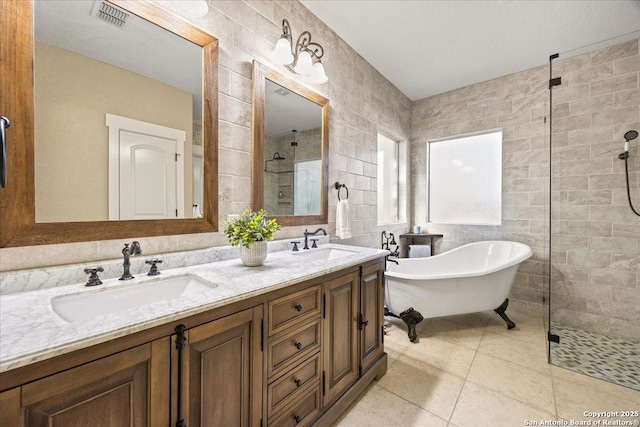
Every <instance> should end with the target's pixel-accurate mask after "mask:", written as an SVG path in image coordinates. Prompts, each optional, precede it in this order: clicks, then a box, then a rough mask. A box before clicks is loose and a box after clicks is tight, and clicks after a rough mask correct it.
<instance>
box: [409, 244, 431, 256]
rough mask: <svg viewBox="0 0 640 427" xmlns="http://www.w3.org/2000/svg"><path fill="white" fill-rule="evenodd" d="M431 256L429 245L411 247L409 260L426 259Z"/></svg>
mask: <svg viewBox="0 0 640 427" xmlns="http://www.w3.org/2000/svg"><path fill="white" fill-rule="evenodd" d="M428 256H431V246H429V245H409V258H426V257H428Z"/></svg>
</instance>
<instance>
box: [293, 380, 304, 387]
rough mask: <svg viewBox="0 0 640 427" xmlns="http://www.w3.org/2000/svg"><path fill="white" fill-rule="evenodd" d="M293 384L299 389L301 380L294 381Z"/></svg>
mask: <svg viewBox="0 0 640 427" xmlns="http://www.w3.org/2000/svg"><path fill="white" fill-rule="evenodd" d="M293 382H294V383H296V387H300V386H301V385H302V380H299V379H295V380H293Z"/></svg>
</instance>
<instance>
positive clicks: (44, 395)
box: [0, 338, 169, 427]
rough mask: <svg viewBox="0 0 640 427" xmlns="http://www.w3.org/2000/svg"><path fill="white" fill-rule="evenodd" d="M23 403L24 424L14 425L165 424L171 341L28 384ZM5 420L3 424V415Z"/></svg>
mask: <svg viewBox="0 0 640 427" xmlns="http://www.w3.org/2000/svg"><path fill="white" fill-rule="evenodd" d="M10 392H12V391H11V390H10ZM14 396H15V394H14ZM9 397H11V396H10V395H9ZM2 400H4V399H2ZM14 401H16V400H15V399H14ZM19 402H20V403H19V404H20V406H21V408H22V413H21V417H22V424H14V425H24V426H27V427H29V426H65V427H74V426H77V427H86V426H92V427H101V426H104V427H120V426H122V427H125V426H140V427H143V426H166V425H168V423H169V339H168V338H167V339H164V340H158V341H154V342H153V343H149V344H144V345H141V346H138V347H134V348H132V349H130V350H126V351H123V352H120V353H117V354H114V355H112V356H108V357H105V358H103V359H100V360H97V361H95V362H91V363H87V364H85V365H81V366H78V367H76V368H73V369H69V370H67V371H64V372H61V373H59V374H55V375H52V376H49V377H46V378H44V379H41V380H38V381H34V382H32V383H29V384H26V385H24V386H22V389H21V396H20V400H19ZM13 405H14V407H15V404H13ZM3 410H4V408H3ZM12 412H13V411H12ZM14 413H15V412H14ZM0 419H1V420H2V421H3V426H4V425H5V421H6V420H5V419H4V416H3V417H2V418H0Z"/></svg>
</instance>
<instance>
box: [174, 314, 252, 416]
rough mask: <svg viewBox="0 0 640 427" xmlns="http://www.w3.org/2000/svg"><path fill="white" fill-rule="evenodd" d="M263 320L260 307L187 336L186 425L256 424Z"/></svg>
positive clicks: (184, 367)
mask: <svg viewBox="0 0 640 427" xmlns="http://www.w3.org/2000/svg"><path fill="white" fill-rule="evenodd" d="M261 322H262V306H258V307H254V308H250V309H247V310H244V311H241V312H239V313H236V314H233V315H231V316H227V317H223V318H222V319H218V320H215V321H213V322H209V323H206V324H204V325H202V326H198V327H195V328H192V329H189V330H188V331H187V332H186V337H187V346H186V347H185V348H184V349H183V355H182V397H181V401H182V413H181V416H182V418H183V419H184V420H185V422H186V425H187V426H189V427H191V426H258V425H260V419H261V418H262V350H261V327H262V325H261ZM174 348H175V347H174ZM176 356H177V354H176ZM176 421H177V420H173V423H175V422H176Z"/></svg>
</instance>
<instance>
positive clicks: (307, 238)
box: [302, 227, 327, 249]
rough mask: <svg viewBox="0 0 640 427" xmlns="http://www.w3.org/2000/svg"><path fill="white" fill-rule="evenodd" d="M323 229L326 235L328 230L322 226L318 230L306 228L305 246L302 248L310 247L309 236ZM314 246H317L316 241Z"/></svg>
mask: <svg viewBox="0 0 640 427" xmlns="http://www.w3.org/2000/svg"><path fill="white" fill-rule="evenodd" d="M321 231H322V232H323V233H324V235H325V236H326V235H327V230H325V229H324V228H322V227H320V228H318V229H317V230H316V231H307V230H306V229H305V230H304V248H302V249H309V236H315V235H316V234H318V233H319V232H321ZM314 247H315V243H314Z"/></svg>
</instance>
